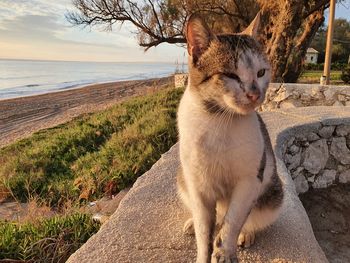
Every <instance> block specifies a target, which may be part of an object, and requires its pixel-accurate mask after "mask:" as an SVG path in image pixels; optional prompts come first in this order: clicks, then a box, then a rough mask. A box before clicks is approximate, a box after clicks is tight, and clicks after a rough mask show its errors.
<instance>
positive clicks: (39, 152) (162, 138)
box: [0, 89, 183, 206]
mask: <svg viewBox="0 0 350 263" xmlns="http://www.w3.org/2000/svg"><path fill="white" fill-rule="evenodd" d="M182 92H183V90H179V89H166V90H163V91H160V92H157V93H155V94H149V95H146V96H143V97H137V98H132V99H130V100H128V101H126V102H124V103H121V104H118V105H116V106H114V107H112V108H110V109H108V110H105V111H103V112H99V113H94V114H89V115H84V116H82V117H79V118H77V119H75V120H73V121H71V122H69V123H66V124H64V125H60V126H58V127H55V128H52V129H48V130H44V131H41V132H38V133H36V134H34V135H33V136H31V137H30V138H28V139H24V140H21V141H19V142H17V143H14V144H12V145H10V146H7V147H5V148H3V149H0V189H4V192H6V193H7V194H8V195H12V196H13V197H15V198H16V199H18V200H20V201H27V200H28V199H30V198H32V197H35V198H39V199H41V200H44V201H45V202H46V203H47V204H49V205H50V206H59V205H61V204H63V203H64V202H66V201H67V200H70V201H73V202H77V201H79V200H90V199H95V198H99V197H101V196H102V195H103V194H104V193H105V192H110V191H112V192H117V191H119V190H121V189H123V188H125V187H126V186H130V185H131V184H132V183H133V182H134V181H135V180H136V178H137V177H138V176H140V175H141V174H142V173H144V172H145V171H147V170H148V169H149V168H150V167H151V166H152V164H153V163H154V162H155V161H156V160H158V159H159V157H160V155H161V154H162V153H164V152H165V151H167V150H168V149H169V148H170V147H171V146H172V145H173V144H174V143H175V142H176V140H177V132H176V110H177V106H178V102H179V100H180V97H181V95H182Z"/></svg>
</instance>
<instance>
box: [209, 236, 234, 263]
mask: <svg viewBox="0 0 350 263" xmlns="http://www.w3.org/2000/svg"><path fill="white" fill-rule="evenodd" d="M211 263H238V260H237V256H236V250H235V249H229V250H225V249H224V248H223V244H222V238H221V233H220V232H219V234H218V235H217V236H216V238H215V240H214V249H213V254H212V255H211Z"/></svg>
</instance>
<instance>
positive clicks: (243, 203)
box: [211, 177, 261, 263]
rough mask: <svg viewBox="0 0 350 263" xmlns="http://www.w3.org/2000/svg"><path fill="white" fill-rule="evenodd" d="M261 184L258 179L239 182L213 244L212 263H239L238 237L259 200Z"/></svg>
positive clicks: (244, 179) (250, 178)
mask: <svg viewBox="0 0 350 263" xmlns="http://www.w3.org/2000/svg"><path fill="white" fill-rule="evenodd" d="M260 184H261V183H260V181H259V180H258V179H257V178H256V177H255V178H254V177H248V178H243V179H240V180H239V181H238V182H237V184H236V186H235V190H234V192H233V193H232V196H231V199H230V203H229V207H228V210H227V213H226V215H225V218H224V222H223V225H222V228H221V230H220V231H219V233H218V235H217V236H216V238H215V241H214V244H213V245H214V249H213V250H214V251H213V254H212V260H211V262H212V263H219V262H220V263H221V262H222V263H233V262H238V261H237V256H236V249H237V239H238V235H239V233H240V231H241V228H242V226H243V224H244V222H245V221H246V219H247V217H248V215H249V213H250V211H251V209H252V207H253V205H254V203H255V201H256V200H257V198H258V194H259V189H260V186H261V185H260Z"/></svg>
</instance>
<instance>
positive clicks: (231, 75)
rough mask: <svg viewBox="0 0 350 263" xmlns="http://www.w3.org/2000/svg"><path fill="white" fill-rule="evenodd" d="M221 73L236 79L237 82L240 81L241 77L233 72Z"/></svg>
mask: <svg viewBox="0 0 350 263" xmlns="http://www.w3.org/2000/svg"><path fill="white" fill-rule="evenodd" d="M223 74H224V75H225V76H226V77H228V78H230V79H234V80H237V81H238V82H240V81H241V79H240V78H239V77H238V76H237V75H236V74H235V73H223Z"/></svg>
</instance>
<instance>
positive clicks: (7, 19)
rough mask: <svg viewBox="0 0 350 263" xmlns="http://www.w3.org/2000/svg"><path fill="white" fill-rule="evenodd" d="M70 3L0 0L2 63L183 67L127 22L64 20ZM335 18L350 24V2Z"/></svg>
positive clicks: (173, 49) (174, 54)
mask: <svg viewBox="0 0 350 263" xmlns="http://www.w3.org/2000/svg"><path fill="white" fill-rule="evenodd" d="M72 9H73V6H72V4H71V0H51V1H50V0H0V58H8V59H39V60H64V61H106V62H112V61H116V62H137V61H142V62H170V63H174V62H175V61H177V60H179V61H180V62H182V60H183V58H184V54H185V53H186V50H185V49H184V48H182V47H178V46H176V45H170V44H161V45H159V46H157V47H155V48H151V49H149V50H148V51H147V52H144V50H143V49H142V48H141V47H139V46H138V44H137V39H136V36H135V35H134V34H131V33H130V31H133V30H135V28H134V27H133V26H132V25H130V24H127V23H125V24H124V25H123V26H122V27H119V26H115V27H114V29H113V31H112V32H105V31H98V30H97V29H96V28H89V27H87V28H82V27H73V26H72V25H70V24H69V23H68V22H67V21H66V19H65V16H64V15H65V13H66V12H67V10H72ZM336 17H343V18H346V19H348V20H350V0H346V1H344V2H343V3H342V4H338V5H337V9H336Z"/></svg>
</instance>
